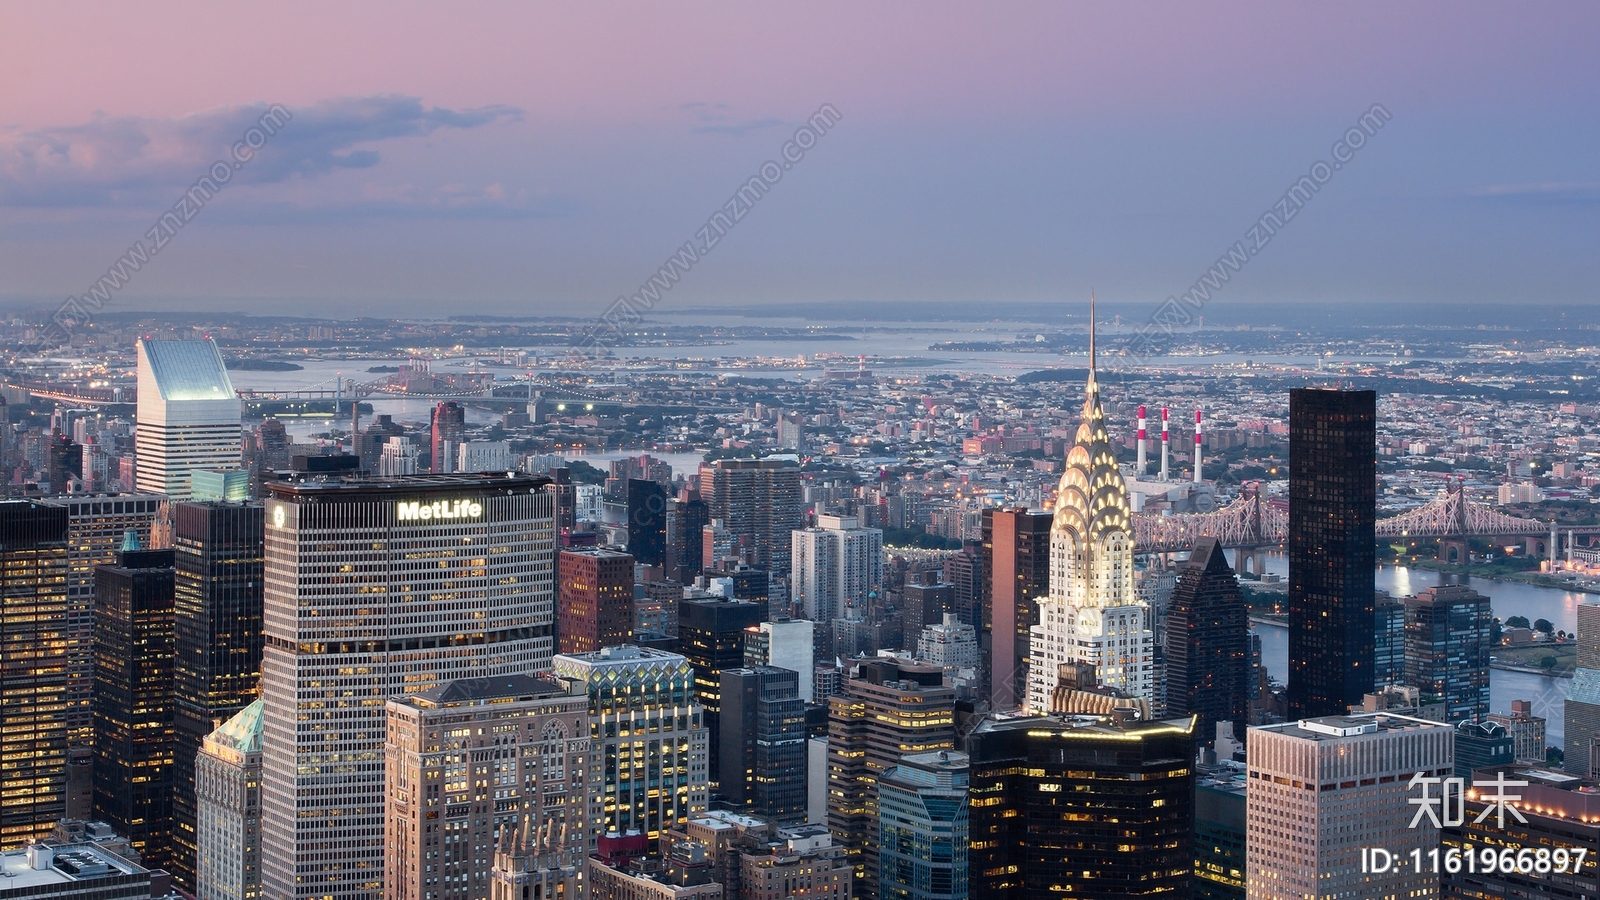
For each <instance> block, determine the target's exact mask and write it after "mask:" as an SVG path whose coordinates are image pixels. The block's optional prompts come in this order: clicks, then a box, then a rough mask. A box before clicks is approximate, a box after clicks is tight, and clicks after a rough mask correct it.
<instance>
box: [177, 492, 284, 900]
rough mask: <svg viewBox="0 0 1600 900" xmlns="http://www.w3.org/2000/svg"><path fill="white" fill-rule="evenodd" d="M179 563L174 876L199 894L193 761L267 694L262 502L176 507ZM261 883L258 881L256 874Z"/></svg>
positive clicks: (185, 504)
mask: <svg viewBox="0 0 1600 900" xmlns="http://www.w3.org/2000/svg"><path fill="white" fill-rule="evenodd" d="M172 518H173V523H172V549H173V563H174V571H175V576H174V592H175V600H174V604H173V609H174V622H173V632H174V636H175V646H176V648H177V654H176V656H175V657H174V660H173V689H174V695H173V717H174V718H173V738H174V743H173V775H172V778H173V794H172V828H173V831H172V844H173V856H172V860H171V871H172V874H173V877H174V879H175V880H176V881H177V883H178V885H179V886H180V887H183V888H184V889H185V890H191V891H192V890H194V889H195V884H196V881H195V877H196V874H195V858H196V857H195V855H196V851H197V844H196V837H195V827H196V822H197V816H198V812H197V806H196V800H195V782H194V779H195V771H194V767H195V757H196V754H198V753H199V752H200V747H201V745H202V744H203V743H204V742H205V740H206V738H207V737H208V736H210V735H211V734H212V733H213V732H214V731H215V730H216V729H217V727H218V726H220V725H222V724H223V723H224V722H227V721H229V720H230V719H231V718H232V717H233V716H234V715H235V714H236V713H238V712H239V711H240V710H242V709H244V708H245V707H246V706H249V705H251V704H252V703H256V702H257V696H258V694H259V692H260V686H261V651H262V646H263V645H262V640H263V638H262V630H261V629H262V622H261V618H262V604H263V599H262V598H263V593H262V592H263V590H264V581H263V574H262V554H263V553H264V552H265V551H264V546H265V545H264V540H265V535H264V532H265V519H264V517H263V514H262V507H261V504H259V503H218V502H213V503H196V502H188V503H178V504H176V505H174V506H173V507H172ZM257 880H258V882H259V873H258V875H257Z"/></svg>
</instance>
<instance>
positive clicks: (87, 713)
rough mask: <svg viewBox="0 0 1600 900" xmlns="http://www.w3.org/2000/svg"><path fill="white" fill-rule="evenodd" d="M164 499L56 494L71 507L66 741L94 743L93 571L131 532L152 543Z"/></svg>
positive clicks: (57, 502)
mask: <svg viewBox="0 0 1600 900" xmlns="http://www.w3.org/2000/svg"><path fill="white" fill-rule="evenodd" d="M164 499H165V498H163V497H161V496H158V495H156V494H94V495H85V496H67V497H51V498H49V499H48V500H45V501H44V502H45V503H48V504H50V505H52V506H61V507H64V508H66V510H67V563H68V567H69V571H68V575H67V603H68V607H69V612H68V615H67V624H68V639H67V698H68V699H67V740H68V741H69V742H70V743H71V744H72V745H73V746H82V747H88V746H90V745H91V744H93V743H94V735H93V732H92V730H91V728H92V724H93V715H94V714H93V712H92V711H91V710H90V709H89V698H90V696H91V695H92V694H93V693H94V570H95V569H96V568H98V567H99V566H104V565H109V564H110V563H112V562H114V561H116V556H117V550H118V548H120V547H121V546H122V542H123V540H124V538H126V537H127V535H128V532H130V531H131V532H133V536H134V539H135V540H136V541H138V544H139V546H141V547H150V546H154V545H153V544H152V543H151V538H152V536H153V535H152V533H151V530H152V526H153V525H154V523H155V520H156V515H157V514H158V512H159V510H160V506H161V504H162V502H163V501H164Z"/></svg>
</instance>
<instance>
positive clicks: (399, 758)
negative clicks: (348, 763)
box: [384, 674, 600, 900]
mask: <svg viewBox="0 0 1600 900" xmlns="http://www.w3.org/2000/svg"><path fill="white" fill-rule="evenodd" d="M591 741H592V736H591V733H590V727H589V698H588V696H587V694H584V693H574V692H573V690H572V689H570V688H569V687H568V685H567V684H563V683H560V682H556V681H551V680H549V679H544V678H535V677H532V676H529V675H521V674H513V675H502V676H499V677H484V678H465V679H461V680H458V681H452V682H450V683H448V684H443V685H440V686H438V687H435V688H432V689H431V690H427V691H423V692H422V693H420V694H411V695H409V696H406V697H397V698H394V699H392V700H390V701H389V706H388V738H387V741H386V743H385V749H384V777H385V779H386V781H387V782H388V792H387V793H388V813H387V815H386V819H387V821H386V824H385V828H384V835H385V836H384V846H385V848H386V852H385V855H384V896H385V897H386V898H388V900H489V895H490V887H491V882H492V877H491V869H492V867H493V864H494V855H495V851H496V849H497V847H498V846H499V845H500V842H501V841H502V839H503V838H504V837H505V834H506V833H507V832H510V831H514V830H518V829H520V828H521V826H522V825H523V823H524V822H530V823H534V822H536V823H538V828H539V829H540V831H541V832H543V833H548V834H552V835H555V836H556V837H555V840H554V844H553V845H552V846H549V847H548V848H547V850H546V852H547V853H553V854H556V855H559V856H561V857H563V858H564V859H565V860H566V864H565V865H564V866H563V867H562V868H563V869H564V870H565V872H564V877H561V878H559V879H556V881H557V884H556V885H555V887H556V892H555V894H554V895H553V896H556V897H560V896H566V897H569V898H571V897H576V896H578V895H579V893H580V891H581V883H580V879H579V877H578V876H579V873H580V872H581V871H582V866H581V860H582V857H583V855H584V851H585V850H586V849H587V848H588V843H589V837H590V835H589V833H590V831H591V830H593V829H594V828H595V827H596V826H597V824H598V822H597V820H598V817H599V812H600V807H599V795H598V794H593V793H591V788H592V787H593V786H594V784H595V782H596V781H597V779H598V776H599V769H600V760H599V758H598V757H597V756H595V755H594V754H592V753H590V752H589V749H590V745H591Z"/></svg>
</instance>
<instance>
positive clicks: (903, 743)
mask: <svg viewBox="0 0 1600 900" xmlns="http://www.w3.org/2000/svg"><path fill="white" fill-rule="evenodd" d="M955 736H956V730H955V691H954V690H953V689H952V688H950V687H949V686H947V685H946V684H945V683H944V672H943V671H941V670H940V669H936V668H934V667H933V666H921V665H914V664H905V663H903V662H901V661H899V660H894V659H887V658H879V659H863V660H861V662H860V665H859V669H858V671H857V673H856V675H855V676H854V677H852V678H850V679H849V680H847V681H846V682H845V684H844V690H843V692H842V693H840V694H838V695H836V696H833V697H829V698H828V829H829V830H830V831H832V832H833V838H834V840H835V841H836V842H837V843H838V844H839V845H840V846H841V847H844V848H845V852H846V853H847V854H848V856H849V858H850V862H851V865H852V866H853V867H854V868H855V881H856V892H857V896H860V897H864V898H867V900H877V897H878V878H879V867H878V802H879V801H878V785H879V783H881V781H882V779H883V776H884V775H885V774H886V773H888V771H889V770H890V769H893V768H894V767H895V766H897V765H899V764H900V758H901V757H903V756H905V755H906V754H908V753H925V752H928V751H932V750H953V749H955Z"/></svg>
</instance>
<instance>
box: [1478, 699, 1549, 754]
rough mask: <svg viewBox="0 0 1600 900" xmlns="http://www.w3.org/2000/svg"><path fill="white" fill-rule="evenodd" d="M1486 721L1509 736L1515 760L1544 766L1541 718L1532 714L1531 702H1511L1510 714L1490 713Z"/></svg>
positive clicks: (1542, 720)
mask: <svg viewBox="0 0 1600 900" xmlns="http://www.w3.org/2000/svg"><path fill="white" fill-rule="evenodd" d="M1486 721H1489V722H1493V723H1494V724H1496V725H1499V726H1500V727H1501V728H1504V729H1505V730H1506V734H1509V735H1511V749H1512V752H1513V753H1514V754H1515V755H1516V760H1517V762H1519V763H1522V764H1524V765H1534V766H1542V765H1544V764H1545V745H1544V726H1545V721H1544V717H1543V716H1536V715H1534V714H1533V702H1532V701H1531V700H1513V701H1511V712H1509V713H1490V714H1489V716H1488V718H1487V719H1486Z"/></svg>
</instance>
